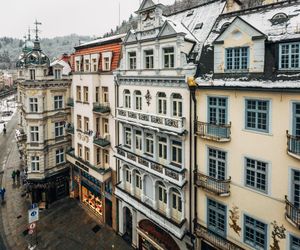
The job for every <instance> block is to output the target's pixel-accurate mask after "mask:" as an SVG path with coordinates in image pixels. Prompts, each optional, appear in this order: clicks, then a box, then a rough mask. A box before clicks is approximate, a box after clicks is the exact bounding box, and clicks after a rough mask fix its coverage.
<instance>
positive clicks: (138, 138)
mask: <svg viewBox="0 0 300 250" xmlns="http://www.w3.org/2000/svg"><path fill="white" fill-rule="evenodd" d="M142 149H143V137H142V131H141V130H135V152H136V153H142Z"/></svg>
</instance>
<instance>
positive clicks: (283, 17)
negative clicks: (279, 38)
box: [270, 13, 289, 25]
mask: <svg viewBox="0 0 300 250" xmlns="http://www.w3.org/2000/svg"><path fill="white" fill-rule="evenodd" d="M288 20H289V17H288V16H287V14H285V13H277V14H275V15H274V16H273V17H272V18H271V20H270V21H271V23H272V25H276V24H282V23H285V22H287V21H288Z"/></svg>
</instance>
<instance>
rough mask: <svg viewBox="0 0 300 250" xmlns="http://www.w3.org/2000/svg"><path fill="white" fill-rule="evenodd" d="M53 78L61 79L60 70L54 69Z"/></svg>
mask: <svg viewBox="0 0 300 250" xmlns="http://www.w3.org/2000/svg"><path fill="white" fill-rule="evenodd" d="M54 78H55V79H61V70H60V69H55V70H54Z"/></svg>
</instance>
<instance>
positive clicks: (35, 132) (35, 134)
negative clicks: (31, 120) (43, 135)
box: [30, 126, 39, 142]
mask: <svg viewBox="0 0 300 250" xmlns="http://www.w3.org/2000/svg"><path fill="white" fill-rule="evenodd" d="M30 140H31V142H38V141H39V127H37V126H34V127H30Z"/></svg>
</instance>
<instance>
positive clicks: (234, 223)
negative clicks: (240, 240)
mask: <svg viewBox="0 0 300 250" xmlns="http://www.w3.org/2000/svg"><path fill="white" fill-rule="evenodd" d="M229 212H230V216H229V219H230V221H231V224H230V223H229V226H230V227H231V228H232V229H233V231H234V232H235V233H237V234H238V235H239V236H240V231H241V230H242V229H241V227H240V226H239V225H238V220H239V218H240V216H239V208H238V207H237V206H233V207H232V209H230V210H229Z"/></svg>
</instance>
